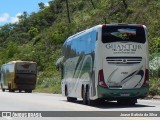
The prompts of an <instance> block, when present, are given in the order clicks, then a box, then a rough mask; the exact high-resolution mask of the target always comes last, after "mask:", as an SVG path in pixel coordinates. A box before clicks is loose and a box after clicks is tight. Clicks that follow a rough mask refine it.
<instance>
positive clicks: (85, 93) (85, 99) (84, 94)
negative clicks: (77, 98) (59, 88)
mask: <svg viewBox="0 0 160 120" xmlns="http://www.w3.org/2000/svg"><path fill="white" fill-rule="evenodd" d="M83 104H84V105H87V92H86V90H85V89H83Z"/></svg>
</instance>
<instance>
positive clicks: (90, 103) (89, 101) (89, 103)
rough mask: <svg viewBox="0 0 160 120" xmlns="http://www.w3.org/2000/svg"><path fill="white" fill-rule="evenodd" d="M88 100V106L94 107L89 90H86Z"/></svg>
mask: <svg viewBox="0 0 160 120" xmlns="http://www.w3.org/2000/svg"><path fill="white" fill-rule="evenodd" d="M86 95H87V96H86V99H87V104H88V105H93V101H92V100H91V99H90V98H89V88H87V90H86Z"/></svg>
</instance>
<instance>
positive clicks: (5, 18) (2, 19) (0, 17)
mask: <svg viewBox="0 0 160 120" xmlns="http://www.w3.org/2000/svg"><path fill="white" fill-rule="evenodd" d="M9 18H10V16H9V14H8V13H3V14H2V15H0V22H7V21H8V20H9Z"/></svg>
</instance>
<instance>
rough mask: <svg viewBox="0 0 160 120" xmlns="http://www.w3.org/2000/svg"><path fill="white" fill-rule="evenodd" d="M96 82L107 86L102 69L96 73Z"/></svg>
mask: <svg viewBox="0 0 160 120" xmlns="http://www.w3.org/2000/svg"><path fill="white" fill-rule="evenodd" d="M98 84H99V85H100V86H102V87H105V88H106V87H107V85H106V83H105V80H104V74H103V69H101V70H99V73H98Z"/></svg>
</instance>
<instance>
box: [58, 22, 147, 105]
mask: <svg viewBox="0 0 160 120" xmlns="http://www.w3.org/2000/svg"><path fill="white" fill-rule="evenodd" d="M62 52H63V62H62V76H63V79H62V83H61V86H62V94H63V95H64V96H66V97H67V100H68V101H74V100H77V98H82V99H83V104H88V105H90V104H91V103H92V101H104V100H109V101H111V100H116V101H117V102H118V103H129V104H132V105H134V104H135V103H136V102H137V99H138V98H144V97H146V96H147V94H148V90H149V65H148V39H147V29H146V26H145V25H139V24H104V25H97V26H95V27H92V28H90V29H87V30H84V31H82V32H79V33H77V34H75V35H73V36H70V37H69V38H67V40H66V41H65V43H64V45H63V50H62Z"/></svg>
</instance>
